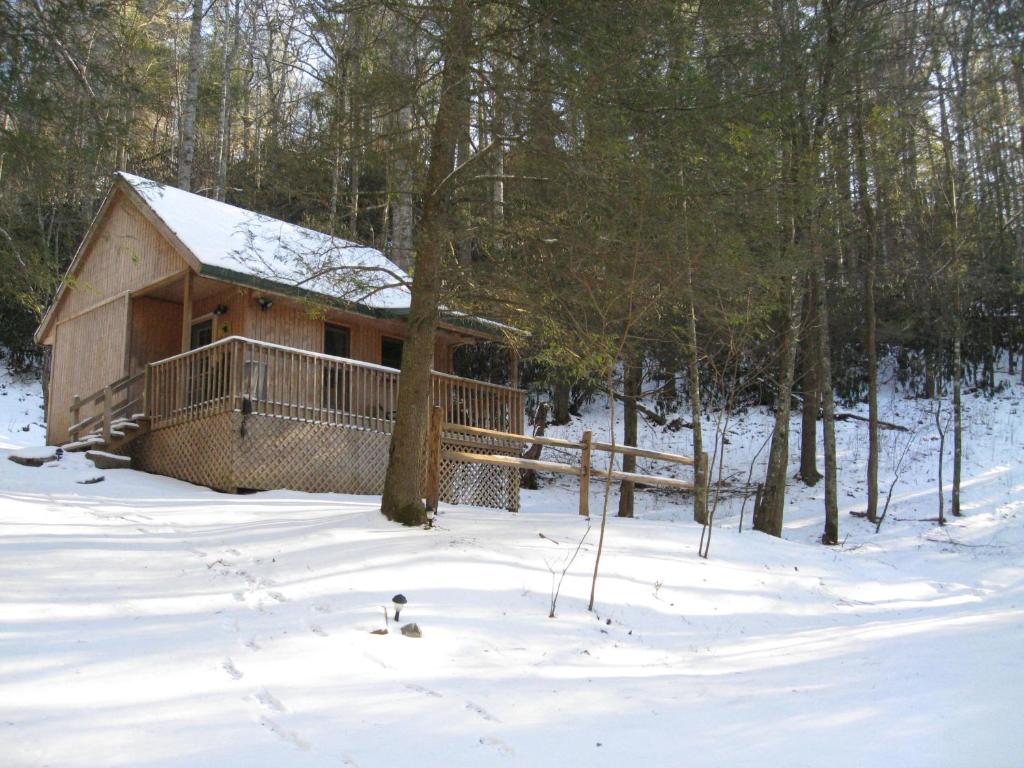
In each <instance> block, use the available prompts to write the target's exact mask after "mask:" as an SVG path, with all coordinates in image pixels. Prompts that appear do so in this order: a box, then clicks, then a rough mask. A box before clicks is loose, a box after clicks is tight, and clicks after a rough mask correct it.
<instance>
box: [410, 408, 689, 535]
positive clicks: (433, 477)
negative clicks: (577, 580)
mask: <svg viewBox="0 0 1024 768" xmlns="http://www.w3.org/2000/svg"><path fill="white" fill-rule="evenodd" d="M445 422H446V419H445V418H444V415H443V412H442V411H441V409H440V408H435V409H434V411H433V413H432V414H431V419H430V433H429V435H428V436H427V443H428V455H427V464H428V466H427V493H426V496H427V505H428V508H430V509H435V510H436V509H437V502H438V498H439V493H440V476H441V470H440V467H441V460H442V459H450V460H452V461H458V462H463V463H468V464H497V465H499V466H505V467H515V468H517V469H532V470H536V471H539V472H554V473H556V474H564V475H575V476H576V477H578V478H579V479H580V493H579V513H580V514H581V515H584V516H589V515H590V501H589V500H590V480H591V478H593V479H594V480H599V481H600V480H603V481H605V482H609V483H610V482H613V481H618V482H629V483H637V484H641V485H656V486H661V487H663V488H674V489H676V490H682V491H694V490H697V489H698V488H703V489H704V490H705V491H706V490H707V487H708V455H707V454H706V453H702V454H701V455H700V457H699V460H696V459H694V458H693V457H691V456H681V455H679V454H675V453H665V452H663V451H652V450H650V449H649V448H639V447H637V446H631V445H617V444H614V443H602V442H596V441H594V440H593V438H592V436H591V433H590V432H589V431H587V432H584V433H583V436H582V437H581V439H580V440H579V441H578V442H577V441H575V440H565V439H562V438H557V437H541V436H536V435H535V436H530V435H523V434H519V433H508V432H501V431H498V430H493V429H484V428H481V427H476V426H467V425H462V424H454V423H450V422H449V423H445ZM460 435H465V436H466V437H467V438H469V439H468V440H462V439H460ZM472 438H486V439H488V440H491V441H495V442H497V443H505V444H513V445H514V444H516V443H519V444H526V445H546V446H551V447H553V448H563V449H570V450H578V451H580V452H581V455H580V465H579V466H576V465H574V464H565V463H562V462H555V461H539V460H536V459H527V458H524V457H520V456H507V455H501V454H487V453H480V451H479V448H480V447H481V446H480V443H479V442H474V441H473V439H472ZM445 446H448V447H447V448H445ZM463 446H464V447H467V448H470V449H476V450H471V451H464V450H459V448H461V447H463ZM594 451H604V452H606V453H607V454H608V464H607V467H606V468H604V469H599V468H594V467H593V465H592V463H591V459H592V456H593V452H594ZM616 455H620V456H637V457H642V458H646V459H653V460H654V461H660V462H665V463H668V464H676V465H684V466H692V467H693V473H694V474H693V480H680V479H677V478H674V477H665V476H663V475H644V474H639V473H637V472H621V471H619V470H617V469H615V468H614V462H615V456H616ZM705 497H706V494H705Z"/></svg>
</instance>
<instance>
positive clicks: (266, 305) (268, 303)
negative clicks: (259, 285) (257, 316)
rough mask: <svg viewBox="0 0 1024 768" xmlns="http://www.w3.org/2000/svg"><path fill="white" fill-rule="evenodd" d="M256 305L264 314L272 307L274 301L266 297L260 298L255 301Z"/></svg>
mask: <svg viewBox="0 0 1024 768" xmlns="http://www.w3.org/2000/svg"><path fill="white" fill-rule="evenodd" d="M256 303H257V304H259V305H260V309H262V310H263V311H264V312H266V311H267V310H268V309H270V308H271V307H272V306H274V300H273V299H268V298H267V297H266V296H260V297H259V298H257V299H256Z"/></svg>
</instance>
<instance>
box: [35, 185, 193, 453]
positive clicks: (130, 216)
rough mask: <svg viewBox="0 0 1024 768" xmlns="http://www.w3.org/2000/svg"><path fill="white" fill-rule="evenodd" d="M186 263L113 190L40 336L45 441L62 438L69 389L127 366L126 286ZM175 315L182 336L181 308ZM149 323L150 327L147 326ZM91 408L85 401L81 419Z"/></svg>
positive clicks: (106, 379) (85, 388)
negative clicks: (45, 361) (46, 380)
mask: <svg viewBox="0 0 1024 768" xmlns="http://www.w3.org/2000/svg"><path fill="white" fill-rule="evenodd" d="M186 266H187V265H186V263H185V261H184V259H182V258H181V257H180V256H179V255H178V254H177V253H176V252H175V250H174V249H173V248H172V246H171V244H170V243H169V242H167V240H166V239H165V238H164V236H163V235H162V234H161V233H160V232H159V231H158V230H157V229H156V228H155V227H154V226H153V225H152V224H151V223H150V222H149V221H148V220H147V219H146V218H145V216H144V215H143V214H142V213H141V212H140V211H139V210H138V209H137V208H135V206H134V204H133V203H132V202H131V201H129V200H128V199H127V198H126V197H125V196H124V194H123V193H121V192H116V193H115V195H114V197H113V198H112V199H111V201H110V204H109V205H108V206H107V209H106V212H105V213H104V215H103V217H102V218H101V219H100V220H99V221H98V222H97V223H96V225H95V229H94V231H93V234H92V237H91V238H90V240H89V242H88V243H87V244H86V250H84V251H83V252H82V253H81V254H80V257H79V259H78V263H77V265H76V267H75V270H74V272H73V274H72V275H70V279H69V280H68V282H67V283H66V284H65V288H64V291H63V294H62V295H61V298H60V301H59V303H58V305H57V306H56V307H55V308H54V311H53V318H52V325H51V328H50V330H49V332H48V334H47V338H46V339H45V340H44V342H45V343H48V344H52V345H53V363H52V365H53V368H52V373H51V376H50V384H49V388H50V391H49V400H48V408H49V413H48V414H47V439H48V441H49V442H51V443H62V442H65V441H66V440H67V429H68V427H69V426H71V414H70V412H69V410H68V409H69V408H70V406H71V402H72V398H73V397H74V396H75V395H79V396H85V395H88V394H90V393H92V392H94V391H96V390H97V389H100V388H101V387H104V386H106V385H107V384H110V383H111V382H113V381H115V380H116V379H118V378H120V377H121V376H123V375H125V373H126V372H127V371H126V368H127V366H129V365H131V363H132V351H131V350H130V349H129V332H128V325H129V322H130V320H129V318H130V316H131V310H132V300H131V298H130V292H131V291H136V290H140V289H142V288H145V287H147V286H149V285H152V284H153V283H157V282H160V281H161V280H165V279H167V278H169V277H171V276H173V275H175V274H177V273H181V272H182V271H183V270H184V269H186ZM148 309H152V308H148ZM146 311H147V308H144V309H143V312H144V313H145V312H146ZM177 317H178V320H177V326H176V329H177V333H178V334H179V338H180V327H181V319H180V318H181V315H180V312H179V314H178V315H177ZM153 330H154V329H153V328H152V327H148V328H147V329H146V331H145V332H146V333H149V332H152V331H153ZM140 344H141V341H140ZM137 354H138V351H136V355H137ZM92 413H93V411H91V410H90V409H89V408H83V410H82V411H81V413H80V414H79V418H80V419H81V418H85V417H87V416H90V415H92Z"/></svg>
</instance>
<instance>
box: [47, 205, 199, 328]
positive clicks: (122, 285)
mask: <svg viewBox="0 0 1024 768" xmlns="http://www.w3.org/2000/svg"><path fill="white" fill-rule="evenodd" d="M88 248H89V250H88V252H87V253H83V254H82V259H81V260H80V262H79V266H78V268H77V269H76V271H75V274H74V275H73V279H74V281H73V283H72V284H69V285H68V286H67V288H66V289H65V291H64V295H63V296H62V297H61V303H60V306H59V307H58V308H57V312H58V317H57V318H56V319H57V320H60V319H61V318H62V317H69V316H71V315H74V314H77V313H79V312H81V311H82V310H84V309H87V308H89V307H91V306H94V305H95V304H97V303H98V302H100V301H103V300H104V299H108V298H110V297H112V296H117V295H118V294H121V293H124V292H125V291H135V290H139V289H141V288H144V287H145V286H148V285H151V284H153V283H155V282H157V281H159V280H161V279H163V278H166V277H168V276H170V275H173V274H175V273H176V272H181V271H182V270H184V269H185V268H186V266H187V265H186V263H185V261H184V260H183V259H182V258H181V257H180V256H179V255H178V254H177V253H176V252H175V251H174V249H173V248H172V247H171V244H170V243H169V242H167V240H166V239H165V238H164V236H163V235H162V234H160V232H159V231H157V229H156V227H154V226H153V225H152V224H150V222H149V221H148V220H147V219H146V217H145V216H143V214H142V213H141V212H140V211H139V210H138V209H137V208H136V207H135V205H134V203H132V202H131V201H129V200H128V199H127V198H126V197H125V196H124V193H122V192H117V193H116V194H115V196H114V199H113V200H111V204H110V206H109V207H108V209H107V213H106V215H105V216H104V218H103V220H102V221H100V222H99V228H98V229H97V231H96V233H95V235H94V236H93V238H92V241H91V242H90V243H89V246H88Z"/></svg>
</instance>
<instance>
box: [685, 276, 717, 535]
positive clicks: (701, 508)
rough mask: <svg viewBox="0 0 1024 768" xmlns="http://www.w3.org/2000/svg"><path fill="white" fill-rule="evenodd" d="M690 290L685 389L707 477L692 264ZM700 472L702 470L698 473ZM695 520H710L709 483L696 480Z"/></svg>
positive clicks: (696, 449)
mask: <svg viewBox="0 0 1024 768" xmlns="http://www.w3.org/2000/svg"><path fill="white" fill-rule="evenodd" d="M687 270H688V275H687V293H688V294H689V302H690V311H689V317H688V318H687V319H688V321H689V322H688V323H687V326H688V328H687V331H688V332H689V337H690V338H689V344H688V345H687V346H688V347H689V348H688V349H687V354H686V379H687V381H686V388H687V389H688V390H689V394H690V418H691V421H693V460H694V462H695V463H694V471H695V472H697V471H698V470H700V469H703V471H704V476H705V477H710V476H711V467H701V465H700V464H699V463H696V462H700V461H702V460H703V457H704V432H703V418H704V414H703V408H702V407H701V400H700V365H699V364H698V363H699V361H698V349H697V307H696V305H695V302H694V297H693V264H692V263H688V264H687ZM697 473H698V474H699V472H697ZM693 519H694V521H695V522H698V523H700V524H701V525H705V524H707V522H708V486H707V483H696V487H695V488H694V491H693Z"/></svg>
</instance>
